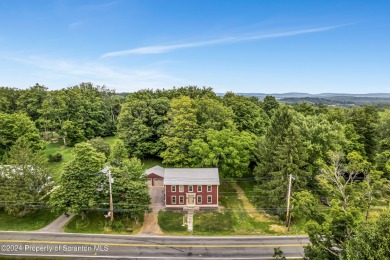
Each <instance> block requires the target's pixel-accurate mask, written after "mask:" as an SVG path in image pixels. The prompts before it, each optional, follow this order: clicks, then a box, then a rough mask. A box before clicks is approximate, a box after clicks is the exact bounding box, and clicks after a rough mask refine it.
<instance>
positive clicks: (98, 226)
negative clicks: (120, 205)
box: [64, 211, 144, 235]
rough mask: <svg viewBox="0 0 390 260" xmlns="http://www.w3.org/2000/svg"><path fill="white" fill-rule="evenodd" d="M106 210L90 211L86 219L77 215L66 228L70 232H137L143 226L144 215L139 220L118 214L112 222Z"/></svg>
mask: <svg viewBox="0 0 390 260" xmlns="http://www.w3.org/2000/svg"><path fill="white" fill-rule="evenodd" d="M105 213H106V212H105V211H90V212H88V213H87V214H86V218H85V219H81V217H80V216H75V217H74V218H73V219H72V220H71V221H70V222H69V223H68V224H67V225H66V226H65V228H64V231H65V232H69V233H94V234H127V235H131V234H136V233H138V232H139V230H140V229H141V227H142V223H143V220H144V219H143V218H144V216H140V217H139V218H138V221H136V220H134V219H132V218H127V217H124V216H122V215H119V214H116V215H115V221H114V223H112V224H111V222H110V221H109V219H106V218H105V217H104V214H105Z"/></svg>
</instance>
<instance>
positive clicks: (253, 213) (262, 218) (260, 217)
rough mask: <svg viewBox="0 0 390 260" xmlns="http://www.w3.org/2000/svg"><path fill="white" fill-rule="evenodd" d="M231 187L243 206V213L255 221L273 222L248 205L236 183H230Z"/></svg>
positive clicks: (250, 204) (251, 205)
mask: <svg viewBox="0 0 390 260" xmlns="http://www.w3.org/2000/svg"><path fill="white" fill-rule="evenodd" d="M231 185H232V187H233V188H234V189H235V190H236V191H237V195H238V198H239V199H240V200H241V201H242V203H243V204H244V208H245V211H246V213H247V214H248V215H249V216H250V217H251V218H254V219H255V220H257V221H260V222H272V221H274V220H272V219H271V218H268V217H267V216H266V215H265V214H264V213H260V212H258V211H257V210H256V208H255V207H254V206H253V204H252V203H250V201H249V200H248V198H247V197H246V196H245V192H244V191H243V190H242V189H241V187H240V186H238V185H237V184H236V183H231Z"/></svg>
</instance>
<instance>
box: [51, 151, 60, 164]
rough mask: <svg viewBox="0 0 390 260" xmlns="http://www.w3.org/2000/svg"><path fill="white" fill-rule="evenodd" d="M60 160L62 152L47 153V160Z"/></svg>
mask: <svg viewBox="0 0 390 260" xmlns="http://www.w3.org/2000/svg"><path fill="white" fill-rule="evenodd" d="M60 161H62V154H60V153H55V154H49V162H60Z"/></svg>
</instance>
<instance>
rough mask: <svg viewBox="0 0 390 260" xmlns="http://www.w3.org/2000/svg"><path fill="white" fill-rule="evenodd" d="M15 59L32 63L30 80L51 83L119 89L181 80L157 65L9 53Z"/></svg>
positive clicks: (168, 83) (170, 83) (171, 84)
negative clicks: (135, 65)
mask: <svg viewBox="0 0 390 260" xmlns="http://www.w3.org/2000/svg"><path fill="white" fill-rule="evenodd" d="M3 57H4V58H7V59H9V60H12V61H14V62H18V63H22V64H26V65H30V66H32V67H33V70H31V71H32V73H33V74H32V77H31V78H30V79H28V76H27V77H26V78H24V79H25V80H27V81H31V82H37V80H42V81H43V82H42V81H39V82H40V83H42V84H45V85H48V86H56V87H57V88H58V86H63V87H64V80H66V83H67V84H70V85H73V84H74V85H76V84H79V83H81V82H93V83H95V84H100V85H103V84H104V85H106V86H108V87H110V88H115V89H116V90H117V91H134V90H136V89H139V88H156V87H161V86H162V87H171V86H173V85H174V83H175V82H181V81H182V80H181V79H179V78H176V77H173V76H171V75H168V74H166V73H165V72H163V71H161V70H160V69H158V68H152V67H150V68H140V69H129V68H119V67H115V66H109V65H106V64H104V63H101V62H99V61H89V62H83V61H76V60H61V59H53V58H48V57H42V56H26V57H20V56H19V57H16V56H13V57H9V56H8V57H6V56H3Z"/></svg>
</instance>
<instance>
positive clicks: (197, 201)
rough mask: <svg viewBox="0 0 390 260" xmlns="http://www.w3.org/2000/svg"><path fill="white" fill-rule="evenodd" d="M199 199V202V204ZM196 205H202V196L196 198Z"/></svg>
mask: <svg viewBox="0 0 390 260" xmlns="http://www.w3.org/2000/svg"><path fill="white" fill-rule="evenodd" d="M199 199H200V202H199ZM196 204H198V205H201V204H202V195H198V196H196Z"/></svg>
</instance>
